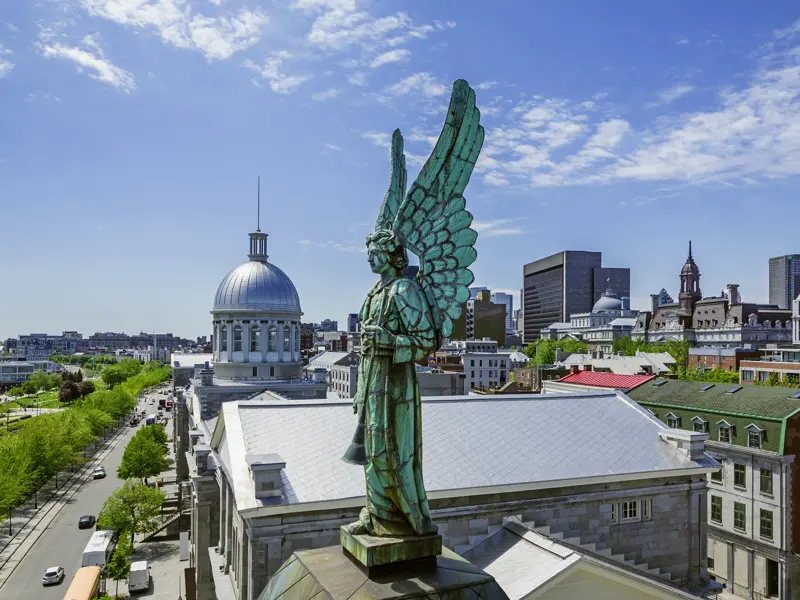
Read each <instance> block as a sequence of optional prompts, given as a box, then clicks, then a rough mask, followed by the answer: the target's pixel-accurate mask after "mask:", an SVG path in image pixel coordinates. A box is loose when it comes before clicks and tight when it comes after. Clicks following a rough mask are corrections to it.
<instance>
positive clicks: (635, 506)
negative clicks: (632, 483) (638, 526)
mask: <svg viewBox="0 0 800 600" xmlns="http://www.w3.org/2000/svg"><path fill="white" fill-rule="evenodd" d="M620 520H622V521H623V522H624V521H638V520H639V503H638V502H637V501H636V500H630V501H625V502H621V503H620Z"/></svg>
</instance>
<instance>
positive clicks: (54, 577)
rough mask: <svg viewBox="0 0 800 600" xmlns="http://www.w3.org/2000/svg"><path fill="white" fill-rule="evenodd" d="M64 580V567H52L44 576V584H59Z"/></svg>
mask: <svg viewBox="0 0 800 600" xmlns="http://www.w3.org/2000/svg"><path fill="white" fill-rule="evenodd" d="M62 581H64V567H50V568H49V569H47V570H46V571H45V572H44V575H43V576H42V585H58V584H59V583H61V582H62Z"/></svg>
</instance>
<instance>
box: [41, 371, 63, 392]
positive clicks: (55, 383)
mask: <svg viewBox="0 0 800 600" xmlns="http://www.w3.org/2000/svg"><path fill="white" fill-rule="evenodd" d="M62 382H63V379H61V376H60V375H58V374H56V373H53V374H52V375H48V376H47V377H46V378H45V380H44V389H45V391H47V392H49V391H51V390H57V389H58V388H60V387H61V383H62Z"/></svg>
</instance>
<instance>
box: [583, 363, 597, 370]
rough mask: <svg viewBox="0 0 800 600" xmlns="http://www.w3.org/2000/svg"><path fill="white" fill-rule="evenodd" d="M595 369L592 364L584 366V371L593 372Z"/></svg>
mask: <svg viewBox="0 0 800 600" xmlns="http://www.w3.org/2000/svg"><path fill="white" fill-rule="evenodd" d="M593 369H594V367H592V363H586V364H585V365H583V370H584V371H592V370H593Z"/></svg>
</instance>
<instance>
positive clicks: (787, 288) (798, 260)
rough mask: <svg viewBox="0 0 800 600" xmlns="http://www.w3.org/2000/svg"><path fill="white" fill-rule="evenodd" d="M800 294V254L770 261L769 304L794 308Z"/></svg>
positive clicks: (778, 257) (779, 257)
mask: <svg viewBox="0 0 800 600" xmlns="http://www.w3.org/2000/svg"><path fill="white" fill-rule="evenodd" d="M798 294H800V254H789V255H786V256H776V257H775V258H770V259H769V303H770V304H777V305H778V308H792V302H793V301H794V299H795V298H797V296H798Z"/></svg>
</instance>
